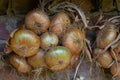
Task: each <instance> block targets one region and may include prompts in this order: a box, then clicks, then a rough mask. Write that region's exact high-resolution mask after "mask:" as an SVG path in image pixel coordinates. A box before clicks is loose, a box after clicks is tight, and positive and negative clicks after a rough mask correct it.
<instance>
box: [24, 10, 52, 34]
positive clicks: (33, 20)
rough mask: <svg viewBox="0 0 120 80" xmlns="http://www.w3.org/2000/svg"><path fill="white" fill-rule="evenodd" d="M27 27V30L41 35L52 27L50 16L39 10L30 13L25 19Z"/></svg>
mask: <svg viewBox="0 0 120 80" xmlns="http://www.w3.org/2000/svg"><path fill="white" fill-rule="evenodd" d="M25 25H26V28H27V29H30V30H32V31H33V32H35V33H37V34H41V33H43V32H45V31H47V29H48V28H49V26H50V19H49V17H48V15H47V14H46V13H45V12H43V11H41V10H40V9H39V8H37V9H34V10H32V11H30V12H29V13H28V14H27V15H26V17H25Z"/></svg>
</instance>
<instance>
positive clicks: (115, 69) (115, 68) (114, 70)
mask: <svg viewBox="0 0 120 80" xmlns="http://www.w3.org/2000/svg"><path fill="white" fill-rule="evenodd" d="M110 72H111V74H112V75H115V74H116V73H117V74H116V76H118V77H120V63H118V66H117V63H114V64H113V65H112V66H111V67H110Z"/></svg>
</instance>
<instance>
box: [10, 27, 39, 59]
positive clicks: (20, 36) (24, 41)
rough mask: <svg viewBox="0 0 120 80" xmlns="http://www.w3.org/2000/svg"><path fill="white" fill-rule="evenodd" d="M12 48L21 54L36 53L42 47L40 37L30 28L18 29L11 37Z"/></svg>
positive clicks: (27, 55) (26, 55) (30, 54)
mask: <svg viewBox="0 0 120 80" xmlns="http://www.w3.org/2000/svg"><path fill="white" fill-rule="evenodd" d="M10 47H11V49H12V50H13V51H14V52H15V53H16V54H18V55H19V56H23V57H29V56H32V55H35V54H36V53H37V52H38V50H39V47H40V39H39V37H38V36H37V35H36V34H35V33H34V32H32V31H30V30H22V29H20V30H17V31H16V32H15V33H14V34H13V35H12V36H11V39H10Z"/></svg>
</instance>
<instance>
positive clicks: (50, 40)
mask: <svg viewBox="0 0 120 80" xmlns="http://www.w3.org/2000/svg"><path fill="white" fill-rule="evenodd" d="M40 38H41V39H40V42H41V48H42V49H44V50H48V49H49V48H51V47H54V46H56V45H57V44H58V37H57V35H56V34H54V33H52V32H45V33H43V34H42V35H41V36H40Z"/></svg>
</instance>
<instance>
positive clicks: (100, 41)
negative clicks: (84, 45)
mask: <svg viewBox="0 0 120 80" xmlns="http://www.w3.org/2000/svg"><path fill="white" fill-rule="evenodd" d="M117 34H118V29H117V26H115V25H114V24H112V23H108V24H105V27H104V28H103V29H102V30H101V31H100V32H99V33H98V35H97V38H96V45H97V47H98V48H101V49H103V48H105V47H106V46H107V45H109V44H110V43H111V42H112V41H114V40H115V39H116V37H117Z"/></svg>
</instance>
